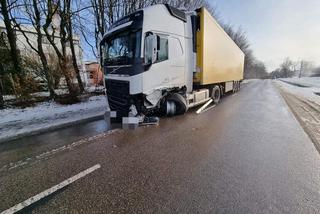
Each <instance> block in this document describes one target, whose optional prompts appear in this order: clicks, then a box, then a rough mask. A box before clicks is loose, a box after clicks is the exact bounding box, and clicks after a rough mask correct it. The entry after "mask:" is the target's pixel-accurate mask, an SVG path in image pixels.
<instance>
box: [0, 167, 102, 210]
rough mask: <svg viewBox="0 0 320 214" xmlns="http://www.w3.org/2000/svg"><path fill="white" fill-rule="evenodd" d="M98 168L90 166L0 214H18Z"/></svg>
mask: <svg viewBox="0 0 320 214" xmlns="http://www.w3.org/2000/svg"><path fill="white" fill-rule="evenodd" d="M100 167H101V166H100V164H96V165H94V166H92V167H90V168H88V169H86V170H84V171H82V172H80V173H79V174H77V175H74V176H72V177H71V178H68V179H66V180H64V181H62V182H61V183H59V184H57V185H55V186H53V187H51V188H49V189H46V190H45V191H43V192H41V193H39V194H37V195H35V196H33V197H31V198H28V199H27V200H25V201H23V202H21V203H19V204H17V205H15V206H13V207H11V208H9V209H7V210H5V211H3V212H1V214H9V213H10V214H11V213H16V212H18V211H20V210H22V209H24V208H26V207H28V206H30V205H32V204H34V203H35V202H37V201H40V200H41V199H43V198H45V197H47V196H49V195H51V194H52V193H54V192H56V191H58V190H60V189H62V188H64V187H66V186H68V185H69V184H71V183H73V182H75V181H76V180H79V179H80V178H83V177H84V176H86V175H88V174H90V173H92V172H93V171H95V170H97V169H99V168H100Z"/></svg>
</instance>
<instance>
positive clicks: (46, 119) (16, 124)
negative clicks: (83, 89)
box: [0, 95, 107, 139]
mask: <svg viewBox="0 0 320 214" xmlns="http://www.w3.org/2000/svg"><path fill="white" fill-rule="evenodd" d="M106 109H107V101H106V97H105V95H100V96H93V97H90V98H89V100H88V101H86V102H82V103H77V104H72V105H61V104H58V103H55V102H43V103H40V104H38V105H37V106H35V107H28V108H25V109H4V110H0V139H3V138H9V137H14V136H17V135H20V134H24V133H29V132H33V131H37V130H41V129H45V128H50V127H52V126H57V125H61V124H65V123H70V122H74V121H78V120H82V119H86V118H90V117H95V116H99V115H103V113H104V112H105V111H106Z"/></svg>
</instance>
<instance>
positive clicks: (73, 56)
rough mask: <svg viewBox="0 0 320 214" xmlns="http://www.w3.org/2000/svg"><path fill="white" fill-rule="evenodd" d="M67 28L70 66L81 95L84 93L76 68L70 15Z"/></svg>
mask: <svg viewBox="0 0 320 214" xmlns="http://www.w3.org/2000/svg"><path fill="white" fill-rule="evenodd" d="M67 28H68V34H69V43H70V49H71V56H72V65H73V68H74V71H75V72H76V77H77V81H78V85H79V89H80V93H82V92H84V87H83V83H82V79H81V76H80V71H79V67H78V64H77V57H76V53H75V50H74V44H73V32H72V22H71V18H70V15H69V16H68V24H67Z"/></svg>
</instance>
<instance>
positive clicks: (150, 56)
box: [144, 32, 157, 65]
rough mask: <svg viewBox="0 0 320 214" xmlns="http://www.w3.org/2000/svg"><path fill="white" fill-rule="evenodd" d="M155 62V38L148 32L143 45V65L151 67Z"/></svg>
mask: <svg viewBox="0 0 320 214" xmlns="http://www.w3.org/2000/svg"><path fill="white" fill-rule="evenodd" d="M156 60H157V36H156V35H154V34H153V33H151V32H149V33H147V34H146V38H145V43H144V63H145V64H146V65H151V64H152V63H154V62H155V61H156Z"/></svg>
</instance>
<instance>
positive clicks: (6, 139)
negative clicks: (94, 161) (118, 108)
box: [0, 114, 104, 144]
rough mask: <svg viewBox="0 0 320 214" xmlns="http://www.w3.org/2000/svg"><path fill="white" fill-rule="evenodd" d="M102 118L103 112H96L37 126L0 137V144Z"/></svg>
mask: <svg viewBox="0 0 320 214" xmlns="http://www.w3.org/2000/svg"><path fill="white" fill-rule="evenodd" d="M103 118H104V115H103V114H98V115H95V116H91V117H87V118H83V119H80V120H75V121H70V122H65V123H61V124H57V125H53V126H50V127H46V128H39V129H37V130H33V131H30V132H26V133H21V134H17V135H15V136H10V137H4V138H0V144H1V143H5V142H8V141H12V140H17V139H19V138H22V137H28V136H32V135H37V134H42V133H45V132H49V131H56V130H58V129H62V128H66V127H69V126H73V125H77V124H81V123H87V122H93V121H96V120H100V119H103Z"/></svg>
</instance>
